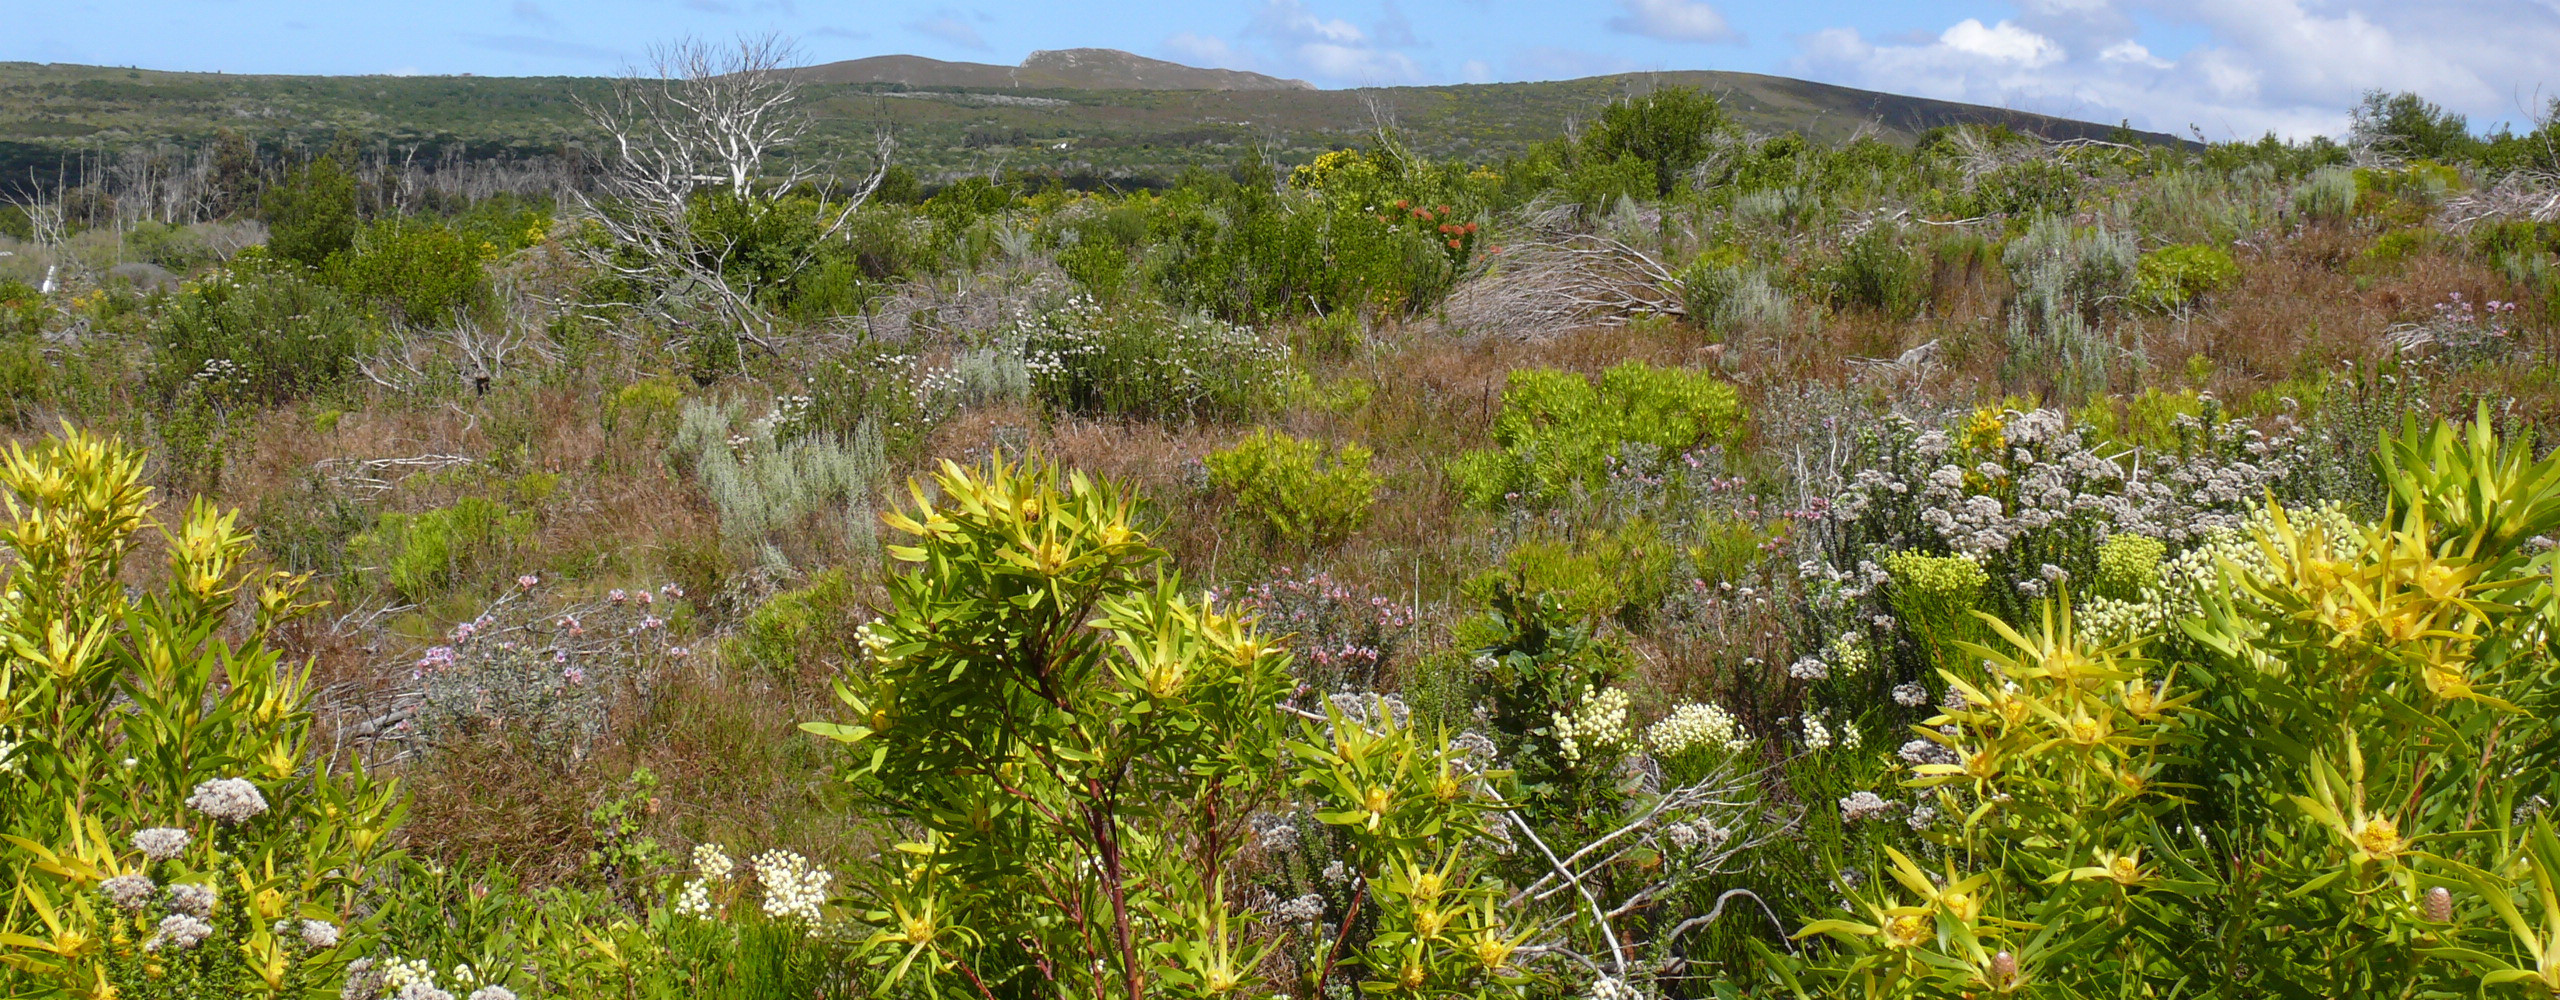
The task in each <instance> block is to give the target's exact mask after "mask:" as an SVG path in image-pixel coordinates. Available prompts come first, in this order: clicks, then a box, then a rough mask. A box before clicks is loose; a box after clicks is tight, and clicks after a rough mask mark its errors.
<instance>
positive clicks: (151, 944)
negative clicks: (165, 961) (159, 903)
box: [142, 913, 213, 951]
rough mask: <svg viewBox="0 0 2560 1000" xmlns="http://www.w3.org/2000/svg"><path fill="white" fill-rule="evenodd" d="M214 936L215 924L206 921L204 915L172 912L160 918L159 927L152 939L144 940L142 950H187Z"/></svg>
mask: <svg viewBox="0 0 2560 1000" xmlns="http://www.w3.org/2000/svg"><path fill="white" fill-rule="evenodd" d="M212 936H213V925H212V924H208V923H205V922H204V919H203V918H202V917H196V916H191V915H188V914H184V913H172V914H170V915H168V916H165V917H162V918H160V926H159V928H158V929H157V930H156V931H154V932H153V933H152V935H151V938H150V940H147V941H144V942H142V950H144V951H159V950H160V949H162V948H172V947H174V948H176V949H178V950H179V951H187V950H190V949H193V948H194V947H195V946H197V945H200V944H203V943H204V941H205V939H206V938H209V937H212Z"/></svg>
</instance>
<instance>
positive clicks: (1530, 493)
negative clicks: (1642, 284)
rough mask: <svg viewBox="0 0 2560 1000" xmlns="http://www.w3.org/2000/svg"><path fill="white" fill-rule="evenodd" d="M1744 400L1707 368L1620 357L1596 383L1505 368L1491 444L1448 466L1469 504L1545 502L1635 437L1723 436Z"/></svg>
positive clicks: (1654, 442) (1683, 443) (1684, 442)
mask: <svg viewBox="0 0 2560 1000" xmlns="http://www.w3.org/2000/svg"><path fill="white" fill-rule="evenodd" d="M1742 421H1743V410H1742V399H1741V397H1740V396H1739V395H1737V394H1736V393H1735V392H1734V389H1733V387H1732V386H1730V385H1727V384H1725V383H1723V382H1720V381H1718V380H1717V379H1716V378H1715V377H1714V376H1713V375H1710V374H1708V373H1706V372H1703V371H1696V370H1692V369H1683V368H1657V367H1654V366H1653V365H1650V364H1647V363H1645V362H1642V361H1632V360H1631V361H1626V362H1622V363H1620V364H1619V365H1617V366H1616V367H1613V368H1611V369H1609V370H1608V371H1606V372H1603V373H1601V376H1600V380H1599V382H1598V383H1597V384H1594V383H1593V382H1592V381H1591V380H1590V379H1587V378H1584V377H1583V376H1581V375H1578V374H1575V373H1573V372H1565V371H1556V370H1554V369H1545V368H1533V369H1522V370H1519V371H1514V372H1512V373H1511V377H1510V384H1509V386H1508V387H1507V388H1505V389H1504V390H1503V393H1502V413H1501V414H1500V415H1499V416H1496V417H1495V418H1494V423H1493V440H1494V443H1495V444H1496V445H1497V446H1498V447H1496V448H1492V449H1484V450H1477V451H1470V452H1467V453H1466V454H1464V455H1462V456H1460V457H1459V458H1458V459H1457V460H1456V461H1455V462H1453V463H1452V464H1451V465H1450V469H1449V472H1450V476H1451V478H1453V479H1454V480H1455V481H1456V483H1457V487H1458V490H1459V492H1460V494H1461V495H1462V496H1464V497H1465V498H1466V500H1467V502H1468V503H1470V504H1472V505H1474V506H1477V507H1484V508H1494V507H1500V506H1504V505H1506V504H1510V503H1524V504H1531V505H1545V504H1549V503H1553V502H1555V501H1557V500H1560V499H1562V498H1563V497H1564V496H1565V495H1566V494H1567V493H1569V492H1570V491H1572V490H1574V489H1576V488H1584V489H1588V488H1594V487H1597V486H1598V485H1599V483H1600V480H1601V478H1602V477H1603V476H1604V475H1606V473H1607V467H1608V463H1609V461H1610V460H1611V459H1613V458H1616V457H1618V455H1619V453H1620V451H1621V449H1622V448H1623V447H1624V446H1625V445H1628V444H1631V443H1643V444H1647V445H1651V446H1653V447H1654V448H1656V449H1659V450H1660V451H1661V452H1664V453H1671V454H1676V453H1678V452H1682V451H1686V450H1688V449H1691V448H1696V447H1700V446H1703V445H1707V444H1711V443H1714V442H1717V441H1722V440H1724V439H1726V438H1728V437H1730V436H1731V435H1732V434H1734V433H1735V432H1736V431H1737V430H1739V429H1740V428H1741V426H1742Z"/></svg>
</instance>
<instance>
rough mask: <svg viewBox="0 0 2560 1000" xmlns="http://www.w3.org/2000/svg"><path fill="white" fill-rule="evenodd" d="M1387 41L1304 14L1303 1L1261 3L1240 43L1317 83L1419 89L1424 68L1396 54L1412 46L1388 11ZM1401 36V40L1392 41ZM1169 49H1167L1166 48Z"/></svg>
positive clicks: (1348, 25) (1341, 22)
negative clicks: (1250, 43) (1258, 46)
mask: <svg viewBox="0 0 2560 1000" xmlns="http://www.w3.org/2000/svg"><path fill="white" fill-rule="evenodd" d="M1388 14H1389V17H1388V21H1387V24H1386V28H1387V29H1388V31H1387V33H1388V34H1389V36H1390V38H1389V39H1387V40H1381V39H1377V38H1372V37H1370V36H1369V34H1368V33H1366V32H1363V31H1361V30H1360V29H1359V28H1358V27H1357V26H1354V25H1353V24H1352V23H1351V22H1349V21H1346V20H1343V19H1341V18H1338V17H1325V16H1322V15H1319V14H1317V13H1315V12H1314V11H1311V10H1309V9H1307V5H1306V4H1305V3H1304V2H1303V0H1265V3H1264V4H1263V6H1262V9H1261V10H1260V11H1257V12H1256V13H1255V14H1254V17H1253V20H1252V21H1251V22H1250V23H1248V24H1246V25H1245V29H1244V32H1243V37H1246V38H1250V39H1253V40H1256V41H1259V42H1261V43H1262V45H1263V47H1264V48H1266V49H1267V50H1269V51H1270V52H1271V53H1272V58H1270V59H1268V60H1266V62H1267V63H1269V64H1271V65H1274V66H1277V67H1280V68H1283V69H1285V70H1287V71H1291V72H1297V73H1303V74H1305V75H1307V76H1311V77H1314V78H1316V79H1319V80H1325V81H1329V82H1333V83H1342V84H1386V83H1417V82H1420V81H1421V80H1422V79H1423V72H1422V66H1421V64H1419V63H1416V62H1415V61H1414V60H1413V57H1411V56H1408V55H1406V54H1404V53H1403V52H1399V51H1397V50H1396V48H1397V46H1398V45H1410V44H1415V43H1414V42H1413V40H1412V37H1411V35H1412V33H1411V31H1410V29H1409V28H1407V29H1404V30H1402V31H1398V30H1397V27H1398V21H1399V18H1400V15H1397V14H1396V13H1395V11H1394V10H1393V8H1389V10H1388ZM1398 35H1401V37H1395V36H1398ZM1168 44H1171V43H1170V42H1168Z"/></svg>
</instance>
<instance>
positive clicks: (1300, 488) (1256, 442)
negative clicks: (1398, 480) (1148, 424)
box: [1201, 427, 1378, 545]
mask: <svg viewBox="0 0 2560 1000" xmlns="http://www.w3.org/2000/svg"><path fill="white" fill-rule="evenodd" d="M1201 461H1202V462H1203V463H1204V464H1206V465H1207V466H1208V467H1209V482H1210V484H1211V485H1213V486H1215V487H1217V488H1218V489H1220V490H1224V491H1226V492H1227V493H1228V494H1229V495H1231V496H1232V497H1234V502H1235V513H1236V515H1237V516H1239V517H1241V518H1244V519H1245V520H1247V521H1250V522H1252V523H1254V524H1256V525H1259V526H1260V527H1261V529H1262V530H1263V531H1264V532H1266V533H1267V534H1269V535H1270V536H1271V537H1273V538H1276V539H1279V540H1281V541H1285V542H1290V543H1293V544H1313V545H1332V544H1336V543H1338V542H1340V541H1342V540H1343V539H1344V538H1346V537H1349V536H1350V534H1351V533H1352V532H1354V531H1358V530H1360V527H1361V526H1362V525H1364V524H1366V523H1368V520H1369V507H1370V505H1371V504H1373V503H1375V502H1376V501H1377V497H1378V476H1377V474H1376V473H1373V472H1370V471H1369V449H1367V448H1363V447H1361V446H1360V445H1358V444H1356V443H1350V442H1345V443H1343V444H1339V445H1336V446H1334V448H1333V452H1332V454H1330V455H1328V454H1326V453H1325V447H1324V445H1323V444H1322V443H1319V442H1315V441H1309V440H1307V439H1305V438H1299V437H1291V436H1290V435H1287V434H1283V433H1280V432H1278V431H1275V430H1272V429H1270V428H1268V427H1265V428H1260V429H1257V430H1255V431H1254V432H1253V434H1252V435H1251V436H1249V437H1247V438H1245V439H1244V440H1242V441H1239V442H1236V444H1235V446H1234V447H1231V448H1227V449H1223V450H1220V451H1213V452H1210V453H1209V454H1208V455H1207V456H1206V457H1204V458H1203V459H1202V460H1201Z"/></svg>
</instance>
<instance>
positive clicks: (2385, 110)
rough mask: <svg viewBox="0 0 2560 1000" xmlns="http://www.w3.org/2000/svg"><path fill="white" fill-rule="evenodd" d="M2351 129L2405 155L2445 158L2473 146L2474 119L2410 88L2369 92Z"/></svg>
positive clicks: (2357, 136)
mask: <svg viewBox="0 0 2560 1000" xmlns="http://www.w3.org/2000/svg"><path fill="white" fill-rule="evenodd" d="M2352 114H2353V116H2354V118H2353V123H2352V124H2351V126H2350V128H2352V129H2353V132H2352V135H2353V136H2354V137H2355V140H2356V142H2358V143H2360V144H2366V145H2371V146H2374V147H2376V148H2378V149H2382V150H2385V151H2388V152H2393V153H2398V154H2400V155H2402V156H2407V157H2413V158H2419V159H2428V160H2444V159H2451V158H2453V157H2456V156H2459V155H2462V154H2463V153H2466V152H2468V151H2469V150H2470V148H2471V146H2472V139H2471V122H2470V119H2468V118H2465V117H2463V116H2462V114H2461V113H2460V112H2456V111H2448V110H2445V109H2444V108H2442V107H2439V106H2437V105H2436V103H2435V102H2433V101H2429V100H2427V99H2426V98H2423V97H2419V96H2418V95H2416V94H2413V93H2410V92H2408V91H2405V90H2404V91H2401V92H2400V93H2397V94H2386V93H2383V92H2382V91H2379V90H2368V91H2365V94H2364V99H2363V100H2361V101H2358V102H2356V106H2355V110H2354V111H2353V112H2352Z"/></svg>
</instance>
